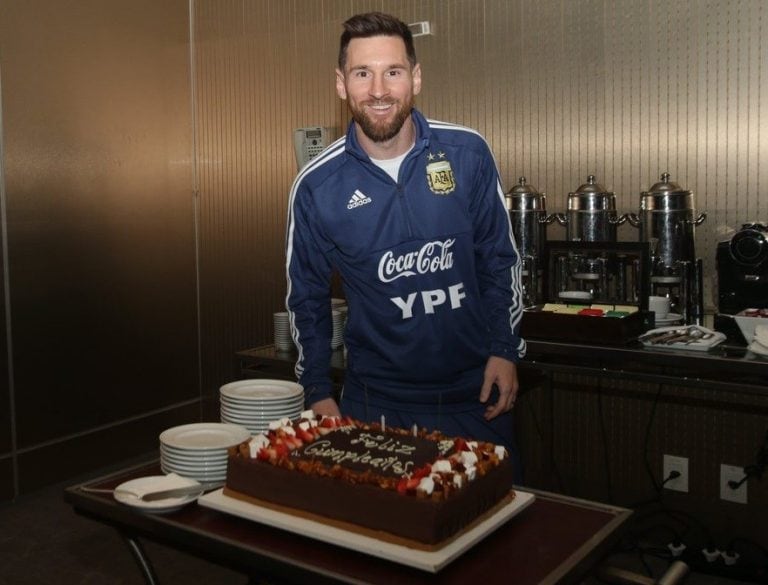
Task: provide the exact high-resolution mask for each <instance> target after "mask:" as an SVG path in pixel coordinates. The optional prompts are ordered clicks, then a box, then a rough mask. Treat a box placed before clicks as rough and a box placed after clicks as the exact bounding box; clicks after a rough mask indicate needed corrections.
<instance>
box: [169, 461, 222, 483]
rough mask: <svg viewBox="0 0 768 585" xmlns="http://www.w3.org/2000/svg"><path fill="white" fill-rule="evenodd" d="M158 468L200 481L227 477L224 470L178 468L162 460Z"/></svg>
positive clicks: (219, 479)
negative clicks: (207, 470)
mask: <svg viewBox="0 0 768 585" xmlns="http://www.w3.org/2000/svg"><path fill="white" fill-rule="evenodd" d="M160 469H162V470H163V473H176V474H178V475H180V476H182V477H186V478H189V479H194V480H196V481H199V482H200V483H211V482H218V481H224V480H225V479H226V477H227V472H226V470H225V471H216V472H210V473H208V472H206V471H198V470H187V469H179V468H178V467H176V466H174V465H172V464H169V463H167V462H165V461H162V460H161V461H160Z"/></svg>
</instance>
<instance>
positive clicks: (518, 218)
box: [505, 177, 555, 307]
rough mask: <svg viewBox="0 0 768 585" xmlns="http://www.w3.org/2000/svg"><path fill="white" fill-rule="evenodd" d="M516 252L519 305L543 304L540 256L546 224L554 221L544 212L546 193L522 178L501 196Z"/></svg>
mask: <svg viewBox="0 0 768 585" xmlns="http://www.w3.org/2000/svg"><path fill="white" fill-rule="evenodd" d="M505 199H506V203H507V210H508V211H509V217H510V220H511V222H512V231H513V232H514V234H515V241H516V242H517V251H518V252H519V254H520V258H521V260H522V273H523V274H522V276H523V303H524V306H526V307H530V306H532V305H536V304H538V303H540V302H542V301H543V298H542V284H541V281H542V278H541V276H542V270H543V266H542V254H543V249H544V242H545V241H546V239H547V224H549V223H552V221H554V219H555V218H554V216H548V215H547V210H546V200H547V195H546V193H540V192H539V191H537V190H536V187H534V186H533V185H528V184H527V182H526V179H525V177H520V178H519V179H518V182H517V185H515V186H514V187H512V188H511V189H510V190H509V191H508V192H507V194H506V195H505Z"/></svg>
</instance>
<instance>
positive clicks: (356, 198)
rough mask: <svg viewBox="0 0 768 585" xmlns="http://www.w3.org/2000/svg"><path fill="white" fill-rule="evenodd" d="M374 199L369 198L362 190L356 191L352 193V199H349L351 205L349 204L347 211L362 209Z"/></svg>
mask: <svg viewBox="0 0 768 585" xmlns="http://www.w3.org/2000/svg"><path fill="white" fill-rule="evenodd" d="M372 201H373V199H371V198H370V197H368V195H366V194H365V193H363V192H361V191H360V189H355V192H354V193H352V197H350V199H349V203H347V209H354V208H355V207H361V206H363V205H367V204H368V203H371V202H372Z"/></svg>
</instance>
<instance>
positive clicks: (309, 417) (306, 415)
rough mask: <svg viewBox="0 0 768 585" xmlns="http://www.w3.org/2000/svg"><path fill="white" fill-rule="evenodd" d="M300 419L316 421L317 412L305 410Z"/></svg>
mask: <svg viewBox="0 0 768 585" xmlns="http://www.w3.org/2000/svg"><path fill="white" fill-rule="evenodd" d="M299 418H305V419H307V420H314V419H315V411H314V410H311V409H310V410H305V411H304V412H302V413H301V416H299Z"/></svg>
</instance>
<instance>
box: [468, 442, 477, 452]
mask: <svg viewBox="0 0 768 585" xmlns="http://www.w3.org/2000/svg"><path fill="white" fill-rule="evenodd" d="M467 447H469V448H470V449H472V450H473V451H474V450H475V449H477V441H467Z"/></svg>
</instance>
